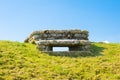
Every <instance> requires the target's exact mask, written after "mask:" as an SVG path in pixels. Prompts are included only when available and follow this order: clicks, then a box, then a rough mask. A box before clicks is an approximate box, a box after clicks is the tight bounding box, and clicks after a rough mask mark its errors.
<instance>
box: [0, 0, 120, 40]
mask: <svg viewBox="0 0 120 80" xmlns="http://www.w3.org/2000/svg"><path fill="white" fill-rule="evenodd" d="M45 29H54V30H55V29H81V30H88V31H89V39H90V41H104V40H108V41H110V42H120V0H0V40H12V41H20V42H22V41H24V39H25V38H26V37H27V36H29V34H30V33H31V32H32V31H34V30H45Z"/></svg>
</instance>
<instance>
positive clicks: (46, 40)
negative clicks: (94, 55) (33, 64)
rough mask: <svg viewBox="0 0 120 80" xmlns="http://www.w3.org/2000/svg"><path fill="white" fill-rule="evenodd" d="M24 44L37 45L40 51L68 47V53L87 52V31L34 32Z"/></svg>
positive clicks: (88, 43)
mask: <svg viewBox="0 0 120 80" xmlns="http://www.w3.org/2000/svg"><path fill="white" fill-rule="evenodd" d="M25 42H29V43H35V44H37V48H38V49H40V50H42V51H52V48H53V47H58V46H60V47H63V46H64V47H69V51H89V50H90V41H88V31H86V30H83V31H81V30H43V31H34V32H32V33H31V34H30V36H29V37H28V38H27V39H26V40H25Z"/></svg>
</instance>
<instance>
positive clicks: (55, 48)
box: [52, 47, 69, 52]
mask: <svg viewBox="0 0 120 80" xmlns="http://www.w3.org/2000/svg"><path fill="white" fill-rule="evenodd" d="M52 48H53V51H54V52H57V51H69V47H52Z"/></svg>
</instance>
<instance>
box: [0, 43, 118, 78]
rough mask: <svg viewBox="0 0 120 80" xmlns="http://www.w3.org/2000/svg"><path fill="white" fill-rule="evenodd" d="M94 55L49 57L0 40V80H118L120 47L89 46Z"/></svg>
mask: <svg viewBox="0 0 120 80" xmlns="http://www.w3.org/2000/svg"><path fill="white" fill-rule="evenodd" d="M92 48H93V52H94V54H95V55H94V56H86V57H82V56H79V57H69V56H51V55H48V54H45V53H41V52H39V51H37V50H36V48H35V45H32V44H26V43H19V42H10V41H0V80H61V79H62V80H73V79H77V80H120V44H100V43H93V44H92Z"/></svg>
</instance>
